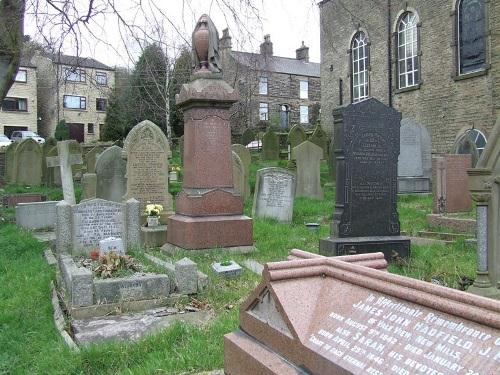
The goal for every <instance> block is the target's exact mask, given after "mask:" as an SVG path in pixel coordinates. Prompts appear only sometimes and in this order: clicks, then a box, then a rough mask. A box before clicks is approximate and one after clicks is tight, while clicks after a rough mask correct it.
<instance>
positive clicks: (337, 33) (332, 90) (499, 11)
mask: <svg viewBox="0 0 500 375" xmlns="http://www.w3.org/2000/svg"><path fill="white" fill-rule="evenodd" d="M319 7H320V35H321V80H322V82H321V91H322V92H321V99H322V106H321V107H322V114H321V116H322V124H325V126H324V128H325V130H326V131H329V132H331V131H332V128H333V118H332V110H333V108H334V107H336V106H338V105H343V104H348V103H352V102H357V101H360V100H364V99H365V98H369V97H374V98H376V99H378V100H380V101H382V102H384V103H385V104H387V105H389V106H392V107H394V108H396V109H397V110H398V111H401V112H402V114H403V118H405V117H406V118H411V119H413V120H415V121H417V122H418V123H420V124H422V125H424V126H425V127H426V128H427V129H428V130H429V133H430V134H431V136H432V142H433V152H435V153H447V152H455V151H456V150H458V149H459V148H461V147H462V146H463V144H464V142H465V141H466V136H467V138H469V137H472V140H473V141H475V143H476V146H477V148H478V150H479V152H481V151H482V150H483V149H484V146H485V144H486V142H487V140H488V135H489V133H490V132H491V130H492V129H493V125H494V123H495V121H496V119H497V117H498V115H499V114H500V113H499V108H500V100H499V96H500V43H497V42H498V41H499V38H500V22H499V20H500V2H498V1H488V0H446V1H442V0H408V1H400V0H371V1H366V0H350V1H346V0H323V1H322V2H321V3H320V4H319Z"/></svg>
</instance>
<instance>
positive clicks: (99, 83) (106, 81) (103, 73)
mask: <svg viewBox="0 0 500 375" xmlns="http://www.w3.org/2000/svg"><path fill="white" fill-rule="evenodd" d="M99 77H101V78H102V77H104V83H101V82H99ZM95 82H96V84H97V85H99V86H107V85H108V74H107V73H106V72H95Z"/></svg>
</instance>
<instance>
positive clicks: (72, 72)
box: [64, 68, 86, 82]
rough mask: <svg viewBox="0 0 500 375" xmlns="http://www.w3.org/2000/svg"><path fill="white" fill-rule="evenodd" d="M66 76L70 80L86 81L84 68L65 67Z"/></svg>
mask: <svg viewBox="0 0 500 375" xmlns="http://www.w3.org/2000/svg"><path fill="white" fill-rule="evenodd" d="M64 77H65V78H66V81H70V82H85V79H86V74H85V70H83V69H73V68H64Z"/></svg>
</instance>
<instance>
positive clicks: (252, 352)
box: [224, 254, 500, 375]
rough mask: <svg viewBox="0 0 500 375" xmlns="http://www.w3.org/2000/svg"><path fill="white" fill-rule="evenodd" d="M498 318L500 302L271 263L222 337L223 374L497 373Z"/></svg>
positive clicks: (376, 275) (362, 271)
mask: <svg viewBox="0 0 500 375" xmlns="http://www.w3.org/2000/svg"><path fill="white" fill-rule="evenodd" d="M311 255H313V254H311ZM358 256H359V255H358ZM355 257H356V256H354V257H352V258H355ZM499 312H500V302H498V301H494V300H487V299H485V298H480V297H477V296H474V295H467V294H465V293H463V292H461V291H457V290H453V289H450V288H446V287H442V286H439V285H432V284H430V283H428V282H425V281H421V280H415V279H410V278H407V277H404V276H399V275H395V274H391V273H388V272H384V271H380V270H378V269H372V268H368V267H364V266H361V265H359V264H357V263H349V262H345V261H342V260H339V259H336V258H316V257H314V256H313V257H312V258H311V259H294V260H291V261H285V262H277V263H268V264H267V265H266V266H265V268H264V272H263V281H262V282H261V283H260V284H259V285H258V286H257V288H256V289H255V290H254V291H253V292H252V294H251V295H250V296H249V297H248V298H247V300H246V301H245V302H244V303H243V304H242V306H241V307H240V312H239V329H238V330H237V331H235V332H233V333H230V334H227V335H225V336H224V371H225V373H227V374H231V375H251V374H257V373H265V374H268V375H278V374H279V375H284V374H303V375H307V374H310V375H313V374H314V375H320V374H321V375H323V374H345V375H348V374H352V375H354V374H356V375H362V374H363V375H364V374H378V375H382V374H383V375H385V374H400V375H403V374H406V375H413V374H429V375H430V374H435V375H438V374H441V375H452V374H485V375H486V374H491V375H493V374H498V369H499V368H500V314H499Z"/></svg>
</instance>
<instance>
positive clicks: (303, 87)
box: [299, 81, 309, 99]
mask: <svg viewBox="0 0 500 375" xmlns="http://www.w3.org/2000/svg"><path fill="white" fill-rule="evenodd" d="M308 97H309V82H307V81H300V93H299V98H300V99H307V98H308Z"/></svg>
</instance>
